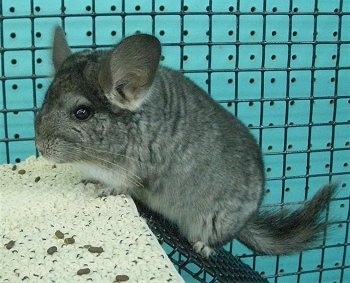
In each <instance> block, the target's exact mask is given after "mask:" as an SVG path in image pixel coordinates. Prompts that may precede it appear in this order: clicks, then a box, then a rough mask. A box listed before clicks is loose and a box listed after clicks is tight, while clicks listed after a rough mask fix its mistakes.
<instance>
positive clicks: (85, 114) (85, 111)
mask: <svg viewBox="0 0 350 283" xmlns="http://www.w3.org/2000/svg"><path fill="white" fill-rule="evenodd" d="M93 114H94V112H93V110H92V109H91V107H89V106H86V105H80V106H78V107H77V108H76V109H75V110H74V111H73V115H74V117H75V118H76V119H78V120H80V121H86V120H88V119H89V118H91V117H92V115H93Z"/></svg>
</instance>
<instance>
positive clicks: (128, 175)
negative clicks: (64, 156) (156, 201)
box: [65, 145, 144, 187]
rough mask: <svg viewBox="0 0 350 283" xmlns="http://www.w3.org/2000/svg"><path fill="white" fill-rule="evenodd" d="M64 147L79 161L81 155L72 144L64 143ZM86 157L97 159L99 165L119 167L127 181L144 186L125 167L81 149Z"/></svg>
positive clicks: (137, 177) (138, 178)
mask: <svg viewBox="0 0 350 283" xmlns="http://www.w3.org/2000/svg"><path fill="white" fill-rule="evenodd" d="M65 147H66V149H69V150H71V154H72V156H71V157H73V158H74V156H77V158H74V159H76V161H77V162H79V161H81V155H79V154H76V148H75V147H74V146H69V145H65ZM82 153H83V154H84V155H85V156H86V157H87V158H86V159H87V160H90V159H91V158H93V159H94V160H95V161H98V163H99V165H101V166H103V167H104V168H106V169H110V167H108V166H107V165H106V164H110V165H112V166H113V167H117V168H118V169H121V170H122V172H120V173H122V174H123V175H124V176H125V177H126V178H127V180H128V181H129V182H131V183H132V184H134V185H135V186H137V187H144V185H143V184H142V183H141V182H140V180H141V178H140V177H139V176H137V175H135V174H133V173H132V172H130V171H129V170H127V169H126V168H124V167H122V166H120V165H119V164H116V163H114V162H111V161H108V160H106V159H103V158H101V157H98V156H96V155H93V154H91V153H90V152H89V151H83V152H82Z"/></svg>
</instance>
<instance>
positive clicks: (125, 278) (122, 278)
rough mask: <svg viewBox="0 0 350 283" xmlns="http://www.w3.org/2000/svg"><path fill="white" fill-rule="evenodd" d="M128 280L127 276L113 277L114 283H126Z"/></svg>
mask: <svg viewBox="0 0 350 283" xmlns="http://www.w3.org/2000/svg"><path fill="white" fill-rule="evenodd" d="M128 280H129V276H128V275H117V276H116V277H115V282H126V281H128Z"/></svg>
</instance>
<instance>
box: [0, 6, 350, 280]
mask: <svg viewBox="0 0 350 283" xmlns="http://www.w3.org/2000/svg"><path fill="white" fill-rule="evenodd" d="M0 11H1V14H0V29H1V30H0V52H1V54H0V64H1V65H0V66H1V68H0V72H1V75H0V82H1V94H0V163H16V162H20V161H22V160H24V159H25V158H27V157H28V156H30V155H36V154H37V152H36V149H35V143H34V125H33V120H34V117H35V113H36V111H37V109H38V108H39V107H40V105H41V103H42V100H43V97H44V95H45V91H46V89H47V87H48V85H49V83H50V81H51V77H52V73H53V68H52V63H51V51H50V45H51V41H52V30H53V27H54V26H55V25H61V26H63V28H64V29H65V31H66V33H67V38H68V42H69V44H70V45H71V47H72V48H73V50H75V51H78V50H83V49H90V48H93V49H105V48H110V47H112V46H113V45H114V44H115V43H117V42H118V41H119V40H121V39H122V38H123V37H125V36H127V35H131V34H134V33H138V32H142V33H150V34H154V35H156V36H157V37H158V38H159V39H160V41H161V42H162V47H163V52H162V57H161V62H162V64H164V65H167V66H170V67H172V68H175V69H180V70H181V71H183V72H184V73H185V74H186V75H187V76H188V77H190V78H191V79H192V80H193V81H195V82H196V83H197V84H198V85H199V86H201V87H202V88H203V89H205V90H206V91H207V92H208V93H209V95H211V96H212V97H213V98H214V99H216V100H217V101H218V102H219V103H220V104H221V105H222V106H223V107H224V108H226V109H227V110H228V111H229V112H231V113H232V114H234V115H237V116H238V117H239V118H240V119H241V120H242V121H243V122H244V123H245V124H246V125H248V126H249V127H250V129H251V131H252V133H253V134H254V135H255V137H256V139H257V141H258V142H259V144H260V146H261V148H262V151H263V154H264V159H265V164H266V168H265V172H266V176H267V184H266V189H265V200H264V204H263V205H265V206H269V207H270V206H277V207H278V206H280V205H281V204H283V205H287V206H296V205H298V204H299V203H300V202H302V201H304V200H305V199H309V198H310V197H312V196H313V195H314V194H315V192H316V191H317V189H318V188H319V187H321V186H322V185H323V184H325V183H327V182H329V181H337V182H339V186H340V190H339V194H338V195H337V198H336V199H335V200H334V201H333V202H332V204H331V208H330V209H331V211H332V214H333V215H332V218H331V220H330V221H331V225H330V227H329V229H328V230H327V231H326V232H325V235H324V236H325V237H324V240H323V245H322V246H321V247H320V248H314V249H311V250H308V251H305V252H303V253H300V254H297V255H293V256H288V257H263V256H257V255H255V254H253V253H252V252H251V251H250V250H249V249H247V248H246V247H245V246H243V245H242V244H240V243H238V242H237V241H234V242H233V243H231V244H228V245H226V246H225V249H227V250H228V251H231V252H232V253H233V254H234V255H237V256H238V257H239V258H240V259H241V260H242V261H243V262H245V263H247V264H248V265H250V266H251V267H252V268H253V269H255V270H257V271H258V272H259V273H261V275H262V276H264V277H266V278H267V279H268V281H269V282H283V283H284V282H307V281H308V280H309V281H310V282H348V281H350V260H349V258H350V257H349V253H350V250H349V237H350V233H349V202H350V199H349V186H350V185H349V184H350V182H349V179H350V178H349V176H350V173H349V163H350V128H349V124H350V118H349V117H350V116H349V113H350V84H349V82H350V55H349V54H350V32H349V30H350V1H344V0H332V1H330V0H313V1H304V0H290V1H278V0H250V1H240V0H204V1H196V0H182V1H171V0H152V1H148V0H130V1H129V0H128V1H122V0H119V1H116V0H105V1H102V0H101V1H100V0H77V1H63V0H62V1H45V0H31V1H20V0H17V1H14V0H2V1H1V4H0ZM165 250H166V251H167V253H169V254H170V255H171V256H172V259H173V261H174V262H175V264H177V266H178V269H179V271H180V273H181V274H182V275H183V277H184V279H185V280H186V282H197V281H198V282H210V281H211V280H212V279H213V278H212V277H211V276H210V275H208V274H205V271H203V270H202V269H201V268H202V267H201V266H198V265H196V264H193V263H191V264H188V265H186V266H185V265H184V264H183V262H184V258H183V256H182V255H181V254H179V253H178V252H176V251H174V247H172V246H165Z"/></svg>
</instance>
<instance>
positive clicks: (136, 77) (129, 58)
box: [35, 28, 160, 163]
mask: <svg viewBox="0 0 350 283" xmlns="http://www.w3.org/2000/svg"><path fill="white" fill-rule="evenodd" d="M159 57H160V43H159V41H158V40H157V39H156V38H155V37H153V36H150V35H142V34H139V35H134V36H130V37H127V38H125V39H124V40H123V41H121V42H120V43H119V44H118V45H117V46H115V47H114V49H113V50H111V51H103V52H102V51H97V52H96V51H83V52H79V53H74V54H72V53H71V50H70V48H69V46H68V44H67V42H66V39H65V35H64V32H63V30H62V29H61V28H56V30H55V35H54V41H53V64H54V67H55V76H54V79H53V82H52V83H51V85H50V87H49V89H48V91H47V93H46V96H45V99H44V102H43V105H42V108H41V109H40V111H39V112H38V113H37V116H36V120H35V134H36V136H35V141H36V146H37V148H38V150H39V152H40V153H41V154H42V155H43V156H44V157H46V158H48V159H50V160H52V161H54V162H58V163H61V162H80V161H89V162H94V158H99V157H98V155H99V154H97V150H98V152H100V153H101V154H102V153H107V152H110V151H111V148H112V147H115V146H118V145H119V146H120V147H121V148H122V146H123V145H124V144H125V143H127V136H128V130H129V128H130V127H129V125H128V124H129V123H130V121H131V119H132V115H133V113H135V112H137V111H138V110H139V108H140V107H141V105H142V102H143V101H144V100H145V99H146V98H147V95H148V94H149V92H150V88H151V85H152V82H153V79H154V77H155V73H156V70H157V68H158V63H159ZM121 150H122V149H121ZM106 155H107V154H106Z"/></svg>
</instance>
